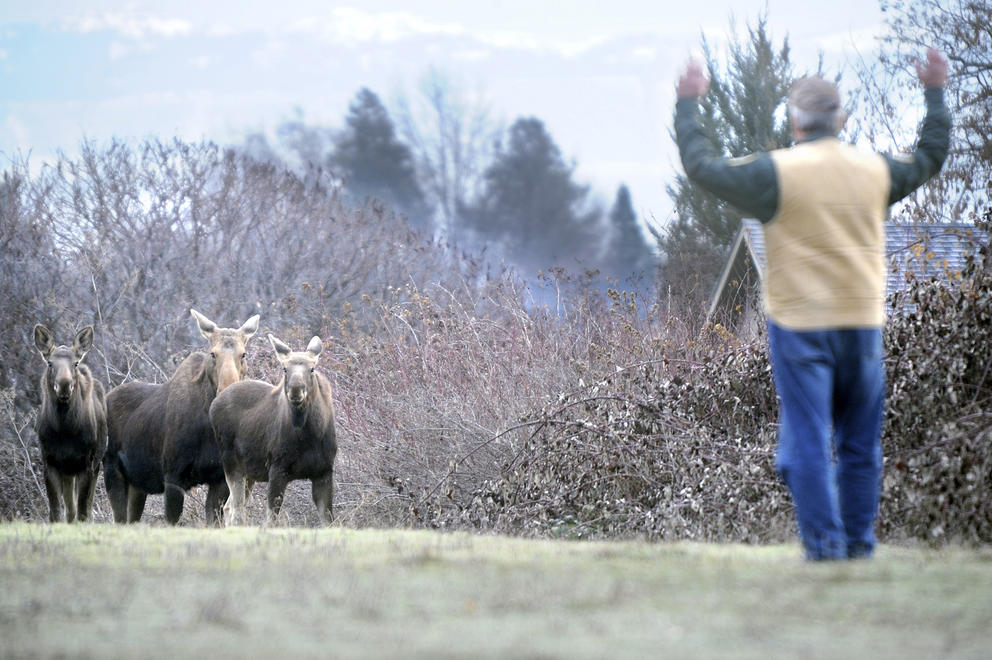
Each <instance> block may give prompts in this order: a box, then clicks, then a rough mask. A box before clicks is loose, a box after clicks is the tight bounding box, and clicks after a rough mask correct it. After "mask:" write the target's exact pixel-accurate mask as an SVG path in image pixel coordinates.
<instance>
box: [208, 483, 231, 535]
mask: <svg viewBox="0 0 992 660" xmlns="http://www.w3.org/2000/svg"><path fill="white" fill-rule="evenodd" d="M230 492H231V491H230V489H229V488H228V486H227V482H226V481H218V482H217V483H213V484H210V485H209V486H207V511H206V517H207V525H209V526H211V527H219V526H220V524H221V521H222V520H223V518H222V510H221V507H223V506H224V503H225V502H227V499H228V496H229V495H230Z"/></svg>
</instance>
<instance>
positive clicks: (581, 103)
mask: <svg viewBox="0 0 992 660" xmlns="http://www.w3.org/2000/svg"><path fill="white" fill-rule="evenodd" d="M765 7H767V12H768V19H769V25H770V31H771V33H772V35H773V37H774V39H775V42H776V44H780V43H781V40H782V39H783V38H784V37H785V36H788V37H789V41H790V44H791V46H792V50H793V60H794V61H795V63H796V65H797V70H799V71H803V70H806V69H812V68H815V66H816V62H817V54H818V53H819V52H823V53H824V56H825V58H826V61H827V62H828V64H829V65H834V66H836V67H840V66H843V65H844V64H845V63H848V64H850V63H853V62H854V61H855V60H856V59H857V57H858V56H859V54H864V55H867V54H869V53H870V51H871V50H872V49H873V47H874V39H873V38H874V36H875V35H877V34H879V33H880V31H881V29H882V13H881V11H880V10H879V8H878V6H877V3H876V2H873V1H872V0H835V1H833V2H829V3H824V2H809V3H805V2H797V1H795V0H792V1H788V0H767V2H766V1H765V0H760V1H757V0H756V1H753V2H751V1H744V2H742V1H740V0H738V1H736V2H732V1H726V0H696V1H695V2H672V1H670V0H661V1H657V0H656V1H647V0H645V1H631V0H614V1H612V2H602V1H601V0H573V1H571V2H542V1H541V0H502V1H492V2H486V1H485V0H475V1H458V0H427V1H417V0H410V1H407V2H401V1H398V0H364V1H362V2H352V3H337V2H319V1H317V0H309V1H308V0H279V1H269V2H250V1H248V2H245V1H242V2H226V1H213V0H211V1H208V2H204V0H190V1H181V2H169V1H166V0H156V1H154V2H148V1H144V0H139V1H133V0H130V1H129V0H87V1H85V2H76V1H57V0H4V1H3V3H2V4H0V164H3V163H5V162H6V159H7V158H9V157H10V156H12V155H15V154H22V155H23V154H25V153H28V152H30V154H31V162H32V165H33V166H34V167H36V168H37V167H38V166H40V164H41V162H43V161H45V160H48V159H50V158H51V157H52V154H54V153H55V151H56V150H57V149H61V150H63V151H65V152H67V153H74V152H75V151H76V150H77V149H78V145H79V143H80V140H82V139H83V138H84V137H85V138H88V139H91V140H95V141H97V142H98V143H102V142H105V141H107V140H108V139H109V138H111V137H113V136H117V137H120V138H125V139H129V140H139V139H142V138H145V137H149V136H157V137H162V138H170V137H173V136H179V137H182V138H184V139H188V140H200V139H204V138H205V139H210V140H214V141H217V142H219V143H231V142H238V141H240V140H241V139H242V138H243V136H244V135H245V134H246V133H247V132H252V131H265V132H271V131H272V130H273V129H274V128H275V127H276V125H278V124H279V123H280V122H281V121H283V120H285V119H288V118H291V117H293V116H295V113H296V112H297V109H298V110H299V111H301V112H302V113H303V117H304V120H305V121H307V122H308V123H314V124H325V125H331V126H340V125H341V123H342V120H343V117H344V115H345V114H346V112H347V106H348V102H349V101H350V100H351V99H352V97H353V96H354V94H355V92H356V91H357V90H358V89H359V88H360V87H363V86H367V87H369V88H370V89H372V90H373V91H375V92H376V93H377V94H379V96H380V97H381V98H382V99H383V101H384V102H385V103H386V104H387V105H388V106H390V107H392V104H393V102H394V100H395V99H396V98H397V97H398V96H399V95H400V94H403V93H406V94H408V95H409V94H412V93H413V92H414V91H415V88H416V85H417V84H418V81H419V80H420V79H421V78H422V77H423V76H424V74H425V73H426V72H427V71H428V70H429V69H430V68H431V67H435V68H437V69H439V70H441V71H443V72H445V73H446V74H447V75H448V76H449V77H451V78H452V79H454V80H457V81H459V82H460V84H461V85H462V86H463V87H465V88H466V89H469V90H471V91H474V92H480V93H481V94H482V95H483V96H484V97H485V99H486V101H487V103H488V105H489V107H490V110H491V112H492V114H493V116H494V117H496V118H497V119H500V120H501V121H502V122H503V123H504V124H505V125H509V124H510V123H512V121H513V120H514V119H516V118H517V117H520V116H536V117H538V118H540V119H542V120H543V121H544V122H545V124H546V126H547V127H548V130H549V131H550V133H551V135H552V137H553V138H554V140H555V141H556V143H557V144H558V146H559V147H560V148H561V150H562V152H563V153H564V155H565V157H566V158H568V159H574V160H575V162H576V163H577V165H578V169H577V171H576V178H577V179H578V180H579V181H581V182H585V183H589V184H591V185H592V188H593V191H594V194H595V195H596V196H597V197H598V198H599V199H600V200H601V202H602V204H603V205H604V206H608V205H609V204H610V203H612V201H613V197H614V195H615V192H616V188H617V186H618V185H619V184H620V183H626V184H627V185H628V186H629V187H630V189H631V194H632V197H633V201H634V205H635V208H636V210H637V211H638V213H639V214H640V215H642V216H654V217H655V218H656V220H657V221H659V222H664V221H666V220H667V219H668V216H669V214H670V209H671V204H670V201H669V199H668V197H667V195H666V193H665V186H666V184H667V183H668V182H669V181H670V179H671V177H672V174H673V171H674V168H675V167H676V166H677V155H676V152H675V150H674V148H673V145H672V143H671V139H670V138H669V133H668V132H669V129H670V126H671V115H672V103H673V101H674V84H675V79H676V77H677V73H678V71H679V68H680V67H681V66H682V65H683V64H684V62H685V61H686V59H687V58H688V56H689V55H690V54H692V53H698V52H699V44H700V35H701V34H703V33H705V34H706V35H707V38H708V39H709V40H710V41H711V42H712V43H715V44H716V43H720V42H722V41H723V40H724V39H725V38H726V37H727V35H728V34H729V32H730V19H731V16H735V17H736V19H737V25H738V29H739V30H743V28H744V25H745V23H747V22H751V23H753V22H754V21H755V19H756V17H757V16H758V14H759V13H760V12H761V11H762V10H763V9H764V8H765ZM848 80H853V76H849V77H848Z"/></svg>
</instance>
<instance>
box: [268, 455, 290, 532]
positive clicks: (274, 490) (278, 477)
mask: <svg viewBox="0 0 992 660" xmlns="http://www.w3.org/2000/svg"><path fill="white" fill-rule="evenodd" d="M288 484H289V477H288V476H286V473H285V472H284V471H283V470H280V469H279V468H277V467H275V466H273V467H271V468H269V511H268V516H267V517H268V522H270V523H274V522H275V519H276V516H278V515H279V509H281V508H282V496H283V493H285V492H286V486H287V485H288Z"/></svg>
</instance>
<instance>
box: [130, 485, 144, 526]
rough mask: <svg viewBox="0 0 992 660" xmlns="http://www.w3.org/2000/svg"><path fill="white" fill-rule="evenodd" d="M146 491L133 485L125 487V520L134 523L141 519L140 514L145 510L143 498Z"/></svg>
mask: <svg viewBox="0 0 992 660" xmlns="http://www.w3.org/2000/svg"><path fill="white" fill-rule="evenodd" d="M146 497H148V493H146V492H145V491H143V490H138V489H137V488H135V487H134V486H128V487H127V521H128V522H129V523H136V522H138V521H139V520H141V514H142V513H144V511H145V498H146Z"/></svg>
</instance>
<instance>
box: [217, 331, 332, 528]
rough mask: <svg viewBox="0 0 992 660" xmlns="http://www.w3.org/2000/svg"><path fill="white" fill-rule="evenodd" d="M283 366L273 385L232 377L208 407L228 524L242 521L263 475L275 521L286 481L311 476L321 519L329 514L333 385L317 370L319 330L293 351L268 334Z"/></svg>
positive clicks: (270, 517) (269, 515) (270, 513)
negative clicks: (226, 495)
mask: <svg viewBox="0 0 992 660" xmlns="http://www.w3.org/2000/svg"><path fill="white" fill-rule="evenodd" d="M269 342H270V343H271V344H272V348H273V350H275V352H276V357H277V358H278V359H279V362H280V363H282V367H283V373H284V375H283V378H282V380H281V381H280V382H279V383H278V384H277V385H274V386H273V385H271V384H269V383H266V382H263V381H260V380H247V381H242V382H240V383H235V384H234V385H231V386H230V387H229V388H227V389H226V390H224V391H223V392H221V393H220V394H219V395H218V396H217V398H216V399H215V400H214V402H213V404H212V405H211V406H210V421H211V422H212V424H213V427H214V431H215V432H216V436H217V443H218V445H219V446H220V451H221V461H222V462H223V464H224V474H225V476H226V478H227V485H228V487H229V488H230V491H231V497H230V500H229V501H228V503H227V505H226V506H225V507H224V514H225V521H226V522H227V524H232V525H237V524H244V523H245V522H247V521H246V513H245V501H246V499H247V498H248V495H249V494H250V493H251V489H252V486H253V485H254V483H255V482H256V481H268V482H269V493H268V513H267V519H268V520H274V518H275V517H276V516H277V515H278V514H279V509H280V507H281V506H282V499H283V493H284V492H285V490H286V486H287V485H288V484H289V482H290V481H293V480H295V479H309V480H310V482H311V490H312V493H313V501H314V504H316V505H317V513H318V515H319V516H320V520H321V522H322V523H325V524H326V523H328V522H330V521H331V520H332V518H333V504H334V486H333V471H334V456H335V454H336V453H337V444H336V442H335V434H334V404H333V401H332V399H331V384H330V382H328V380H327V379H326V378H325V377H324V376H322V375H321V374H319V373H317V371H316V370H315V367H316V365H317V357H318V356H319V355H320V352H321V351H322V350H323V344H322V343H321V341H320V338H319V337H314V338H313V339H311V340H310V343H309V344H308V345H307V349H306V350H305V351H292V350H290V348H289V347H288V346H287V345H286V344H284V343H282V342H281V341H279V340H278V339H276V338H275V337H273V336H272V335H269Z"/></svg>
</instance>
